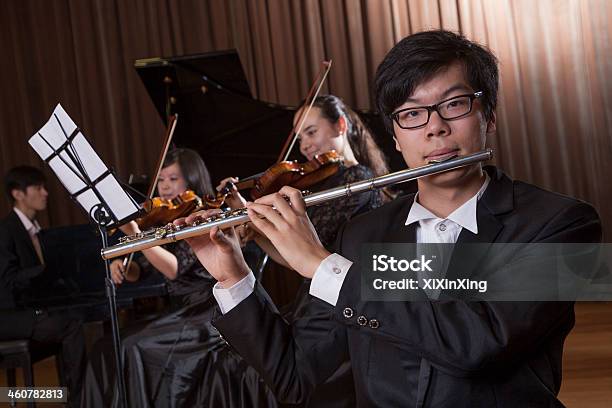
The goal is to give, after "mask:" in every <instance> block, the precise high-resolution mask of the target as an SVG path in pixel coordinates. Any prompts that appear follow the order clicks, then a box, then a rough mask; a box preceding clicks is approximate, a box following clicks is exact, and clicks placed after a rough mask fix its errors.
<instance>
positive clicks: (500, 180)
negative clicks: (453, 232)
mask: <svg viewBox="0 0 612 408" xmlns="http://www.w3.org/2000/svg"><path fill="white" fill-rule="evenodd" d="M485 171H487V172H488V173H489V177H491V182H490V183H489V186H488V187H487V190H486V191H485V193H484V195H483V196H482V197H481V199H480V200H479V201H478V205H477V206H476V222H477V223H478V234H474V233H472V232H471V231H469V230H467V229H465V228H464V229H462V230H461V233H460V234H459V238H458V239H457V245H455V249H454V251H453V255H452V256H451V261H450V263H449V271H448V274H447V278H449V279H454V278H457V277H463V278H465V277H470V276H472V275H473V274H474V271H475V270H476V268H477V267H478V265H479V264H480V262H481V261H482V260H483V257H484V255H485V254H486V253H487V252H488V250H489V248H488V247H490V244H491V243H494V242H496V240H497V237H498V236H499V234H500V232H501V231H502V229H503V224H502V222H501V221H500V220H499V219H498V216H499V215H501V214H504V213H507V212H510V211H512V209H513V207H514V204H513V202H514V195H513V185H512V180H510V179H509V178H508V177H507V176H506V175H504V174H503V173H502V172H501V171H499V170H498V169H496V168H495V167H493V166H487V167H485ZM472 244H479V245H472ZM459 271H460V272H461V273H460V275H461V276H458V272H459Z"/></svg>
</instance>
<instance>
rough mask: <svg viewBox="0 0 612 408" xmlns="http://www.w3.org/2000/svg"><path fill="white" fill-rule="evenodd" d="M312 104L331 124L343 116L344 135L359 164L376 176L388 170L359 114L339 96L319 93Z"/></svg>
mask: <svg viewBox="0 0 612 408" xmlns="http://www.w3.org/2000/svg"><path fill="white" fill-rule="evenodd" d="M312 106H313V107H317V108H319V109H320V110H321V114H322V115H323V117H324V118H325V119H327V120H328V121H329V122H331V123H332V124H336V123H338V120H339V119H340V117H344V118H345V120H346V136H347V139H348V142H349V145H350V146H351V149H352V150H353V153H354V154H355V159H356V160H357V162H358V163H359V164H362V165H364V166H366V167H368V168H369V169H370V170H372V172H373V173H374V175H376V176H382V175H383V174H387V173H388V172H389V168H388V167H387V162H386V160H385V155H384V154H383V152H382V150H380V148H379V147H378V145H377V144H376V142H375V141H374V138H373V137H372V133H371V132H370V130H369V129H368V128H367V126H366V125H365V124H364V123H363V121H362V120H361V118H360V117H359V115H358V114H357V113H356V112H355V111H353V110H352V109H351V108H349V107H348V106H347V105H346V104H345V103H344V101H343V100H342V99H341V98H339V97H337V96H335V95H320V96H318V97H317V99H315V101H314V103H313V105H312Z"/></svg>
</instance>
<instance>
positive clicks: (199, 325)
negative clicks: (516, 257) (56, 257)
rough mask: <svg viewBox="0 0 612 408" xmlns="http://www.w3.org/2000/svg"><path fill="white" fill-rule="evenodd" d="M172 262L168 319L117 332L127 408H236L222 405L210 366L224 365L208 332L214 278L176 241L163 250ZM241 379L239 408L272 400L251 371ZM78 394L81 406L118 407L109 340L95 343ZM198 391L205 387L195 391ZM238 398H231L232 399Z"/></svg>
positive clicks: (222, 392)
mask: <svg viewBox="0 0 612 408" xmlns="http://www.w3.org/2000/svg"><path fill="white" fill-rule="evenodd" d="M165 248H166V249H168V250H169V251H170V252H172V253H173V254H174V255H175V256H176V257H177V260H178V275H177V278H176V279H175V280H167V287H168V292H169V295H170V299H171V302H170V303H171V312H170V313H169V314H167V315H165V316H163V317H161V318H158V319H156V320H153V321H152V322H148V323H145V324H140V325H137V326H132V327H128V328H127V329H122V330H121V338H122V359H123V364H124V373H125V381H126V388H127V391H126V392H127V397H128V404H129V406H130V407H209V406H210V407H212V406H215V407H216V406H228V407H230V406H232V407H233V406H239V405H237V404H233V401H229V400H228V401H227V404H226V405H219V404H212V403H209V402H210V401H217V400H218V401H224V399H225V398H226V394H227V393H226V389H225V386H224V384H225V383H226V381H225V379H224V378H223V377H222V376H220V375H219V373H218V370H216V369H215V367H216V366H217V365H218V360H219V359H221V360H223V361H225V362H226V364H232V360H231V358H226V354H227V348H226V346H225V342H224V341H223V340H222V339H221V337H220V336H219V333H218V332H217V330H216V329H215V328H214V327H212V326H211V324H210V322H211V320H212V317H213V316H212V314H213V310H214V308H215V306H216V301H215V299H214V298H213V296H212V287H213V285H214V284H215V282H216V281H215V279H214V278H213V277H212V276H211V275H210V274H209V273H208V272H207V271H206V270H205V269H204V268H203V267H202V265H201V264H200V262H199V261H198V259H197V257H196V256H195V254H194V253H193V251H192V250H191V248H190V247H189V245H187V244H186V243H185V242H184V241H180V242H177V243H175V244H170V245H167V246H165ZM136 261H137V262H138V263H139V265H140V266H141V268H142V269H143V270H148V269H150V268H152V266H151V265H150V264H149V263H148V261H147V260H146V258H144V256H143V257H138V258H136ZM242 364H244V363H242ZM242 371H243V372H244V376H243V378H241V381H240V383H239V384H238V385H239V386H240V387H241V389H243V390H244V391H243V392H244V393H245V395H244V397H245V400H246V401H247V403H248V404H250V405H247V406H266V405H268V401H270V403H273V401H274V397H273V396H272V394H271V393H270V392H269V391H268V390H267V387H265V385H264V384H263V382H262V381H260V380H259V377H258V376H257V374H256V373H255V371H254V370H252V369H251V370H242ZM84 384H85V385H84V390H83V404H82V405H83V406H84V407H111V406H117V405H118V393H117V389H116V384H115V375H114V355H113V348H112V338H110V336H107V337H105V338H103V339H102V340H100V341H99V342H97V343H96V344H95V345H94V347H93V349H92V352H91V353H90V361H89V364H88V366H87V371H86V376H85V381H84ZM202 384H206V388H202ZM236 397H238V395H236Z"/></svg>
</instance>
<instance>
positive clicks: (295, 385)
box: [214, 167, 601, 408]
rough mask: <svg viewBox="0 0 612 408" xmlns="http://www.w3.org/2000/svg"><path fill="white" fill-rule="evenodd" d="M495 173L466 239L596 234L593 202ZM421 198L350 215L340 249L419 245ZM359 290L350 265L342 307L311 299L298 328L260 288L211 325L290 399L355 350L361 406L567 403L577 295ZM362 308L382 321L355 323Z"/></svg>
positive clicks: (353, 251) (585, 238)
mask: <svg viewBox="0 0 612 408" xmlns="http://www.w3.org/2000/svg"><path fill="white" fill-rule="evenodd" d="M487 171H488V173H489V175H490V176H491V183H490V185H489V186H488V188H487V190H486V192H485V194H484V195H483V197H482V198H481V199H480V200H479V202H478V207H477V221H478V228H479V233H478V235H474V234H472V233H471V232H469V231H468V230H465V229H463V230H462V232H461V234H460V236H459V242H598V241H600V239H601V225H600V221H599V218H598V215H597V213H596V212H595V210H594V209H593V208H592V207H591V206H589V205H588V204H586V203H583V202H580V201H577V200H574V199H571V198H568V197H564V196H561V195H557V194H553V193H549V192H546V191H544V190H541V189H539V188H537V187H534V186H532V185H528V184H525V183H521V182H516V181H512V180H510V179H509V178H508V177H507V176H505V175H504V174H503V173H502V172H500V171H498V170H497V169H495V168H494V167H488V168H487ZM413 198H414V196H413V195H410V196H407V197H405V198H402V199H399V200H396V201H394V202H391V203H389V204H387V205H385V206H383V207H382V208H380V209H378V210H374V211H372V212H370V213H368V214H365V215H364V216H361V217H358V218H355V219H354V220H353V221H350V222H349V223H348V224H347V225H346V226H345V228H344V230H343V231H342V233H341V236H340V237H339V239H338V243H337V252H339V253H340V254H342V255H343V256H345V257H346V258H348V259H351V260H356V259H357V256H358V252H359V251H360V244H361V243H364V242H415V227H414V224H413V226H405V225H404V222H405V220H406V217H407V214H408V211H409V209H410V206H411V204H412V202H413ZM472 261H473V260H469V259H468V260H466V259H462V262H468V263H469V262H472ZM452 262H453V261H452V260H451V263H452ZM474 266H475V265H474ZM360 296H361V295H360V280H359V270H358V269H357V267H356V265H354V266H353V267H352V268H351V270H350V271H349V274H348V276H347V278H346V280H345V282H344V285H343V287H342V290H341V293H340V297H339V299H338V303H337V306H336V307H335V308H332V307H331V306H330V305H328V304H327V303H325V302H323V301H320V300H319V299H316V298H312V299H311V302H310V305H309V308H310V309H309V311H308V313H307V315H306V316H305V317H304V318H303V319H301V320H298V321H296V322H295V323H294V324H293V326H291V327H290V326H287V324H286V323H285V322H283V321H282V320H281V318H280V317H279V316H278V314H277V312H276V310H275V307H274V305H273V304H272V302H271V300H270V299H269V297H268V296H267V295H266V293H265V291H264V290H263V289H262V288H261V286H259V285H257V286H256V290H255V292H254V293H252V294H251V295H250V296H249V297H248V298H247V299H246V300H245V301H243V302H242V303H240V304H239V305H238V306H237V307H235V308H234V309H232V310H231V311H230V312H229V313H227V314H226V315H224V316H221V317H219V318H218V319H217V320H216V321H215V323H214V324H215V326H216V327H217V328H218V329H219V331H220V332H221V334H222V335H223V336H224V337H225V338H226V339H227V341H228V343H229V344H230V345H232V346H233V347H234V348H235V349H236V350H237V351H238V352H239V353H240V354H241V355H242V356H243V357H244V358H245V359H246V360H247V361H248V362H249V363H250V364H251V365H252V366H253V367H255V368H256V369H257V370H258V371H259V372H261V373H262V375H264V377H265V379H266V381H267V382H268V383H269V384H270V385H271V387H272V388H273V390H274V391H275V393H276V394H277V396H278V397H279V398H280V399H281V400H284V401H286V402H295V401H297V400H301V399H303V398H304V396H305V395H307V394H308V392H309V391H310V390H311V389H312V387H313V384H316V383H318V382H321V381H323V380H324V379H325V377H326V376H327V375H329V373H331V372H333V371H334V369H335V368H336V366H337V364H339V362H341V361H342V360H343V359H344V358H346V357H347V356H348V357H350V360H351V363H352V367H353V378H354V383H355V391H356V394H357V395H356V397H357V402H358V406H360V407H414V406H417V407H471V408H473V407H487V408H490V407H555V406H562V404H561V403H560V402H559V401H558V400H557V398H556V395H557V393H558V391H559V388H560V384H561V360H562V358H561V357H562V350H563V342H564V339H565V337H566V336H567V334H568V333H569V331H570V330H571V328H572V327H573V324H574V310H573V304H572V303H555V302H539V303H537V302H488V303H485V302H460V301H446V302H443V301H438V302H362V301H361V300H360ZM346 308H350V309H351V311H352V313H346V314H345V313H343V311H344V310H345V309H346ZM359 316H365V317H366V319H367V320H368V321H371V320H372V319H376V320H378V322H379V326H378V327H370V325H369V324H367V323H366V325H365V326H362V325H359V324H358V323H357V318H358V317H359ZM338 392H341V390H338Z"/></svg>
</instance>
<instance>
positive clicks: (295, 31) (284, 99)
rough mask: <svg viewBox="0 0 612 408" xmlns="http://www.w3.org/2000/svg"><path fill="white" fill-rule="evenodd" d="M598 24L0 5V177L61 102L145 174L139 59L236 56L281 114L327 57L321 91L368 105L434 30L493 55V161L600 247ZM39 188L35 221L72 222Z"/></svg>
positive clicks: (602, 1) (334, 1) (176, 6)
mask: <svg viewBox="0 0 612 408" xmlns="http://www.w3.org/2000/svg"><path fill="white" fill-rule="evenodd" d="M609 21H612V2H609V1H607V0H582V1H580V0H573V1H571V0H567V1H561V0H540V1H533V0H515V1H511V0H437V1H433V0H432V1H429V0H361V1H359V0H325V1H322V0H259V1H257V0H229V1H224V0H209V1H203V0H200V1H196V0H181V1H170V0H129V1H122V0H114V1H112V0H50V1H38V0H9V1H6V2H3V7H2V8H0V46H1V48H0V49H1V50H2V58H0V60H1V61H2V63H1V64H2V65H1V66H0V85H1V92H2V95H1V96H2V102H1V108H0V115H1V116H0V119H1V121H0V145H1V151H0V158H1V163H0V171H2V172H3V173H4V172H5V171H6V170H7V169H8V168H9V167H11V166H14V165H17V164H22V163H30V164H34V165H39V166H40V165H41V164H40V162H39V160H38V159H37V158H36V157H35V155H34V153H33V152H32V151H31V150H30V148H29V146H28V145H27V144H26V141H27V138H28V137H29V136H30V135H31V134H32V132H34V131H35V130H36V129H38V128H39V127H40V126H41V125H42V124H43V123H44V121H45V120H46V119H47V118H48V116H49V114H50V112H51V111H52V109H53V106H54V105H55V104H56V103H57V102H61V103H62V104H63V105H64V106H65V108H66V109H67V111H68V112H69V113H70V114H71V115H72V116H73V117H74V119H75V120H76V121H77V123H79V124H80V126H81V127H82V128H83V129H84V131H85V134H86V135H87V136H88V137H89V138H90V139H91V140H92V143H93V145H94V146H95V148H96V149H97V150H98V151H99V152H100V154H101V156H102V158H103V159H104V160H105V161H106V162H107V163H110V164H111V165H112V166H113V167H115V169H117V171H118V173H119V174H120V175H121V176H123V177H127V175H128V174H129V173H147V172H148V173H149V174H150V173H151V172H152V170H153V169H152V167H153V166H154V163H155V161H156V158H157V156H158V152H159V150H160V148H161V147H160V144H161V139H162V137H163V128H162V124H161V121H160V120H159V118H158V115H157V113H156V112H155V110H154V108H153V106H152V103H151V102H150V100H149V98H148V96H147V94H146V92H145V90H144V87H143V86H142V84H141V83H140V81H139V79H138V77H137V75H136V73H135V71H134V69H133V66H132V65H133V62H134V60H135V59H138V58H146V57H154V56H172V55H181V54H188V53H199V52H205V51H212V50H220V49H228V48H237V49H238V51H239V53H240V56H241V59H242V63H243V65H244V68H245V72H246V74H247V77H248V79H249V82H250V85H251V87H252V90H253V93H254V94H255V95H256V96H257V97H258V98H260V99H263V100H267V101H271V102H278V103H283V104H296V103H297V102H298V101H299V100H300V99H301V98H303V96H304V94H305V93H306V90H307V88H308V86H309V84H310V81H311V80H312V78H313V76H314V75H315V73H316V71H317V69H318V65H319V62H320V61H321V60H323V59H325V58H332V59H333V60H334V67H333V69H332V72H331V75H330V78H329V80H328V82H327V85H326V89H325V91H327V92H333V93H335V94H338V95H340V96H342V97H343V98H344V99H345V100H346V101H347V102H348V103H349V104H351V105H353V106H355V107H357V108H373V106H372V91H371V85H370V84H371V83H372V80H373V77H374V73H375V70H376V66H377V65H378V63H379V62H380V61H381V59H382V57H383V56H384V55H385V53H386V52H387V51H388V50H389V48H391V47H392V46H393V44H394V43H396V42H397V41H399V40H400V39H401V38H403V37H404V36H406V35H407V34H410V33H412V32H416V31H420V30H423V29H429V28H439V27H442V28H446V29H451V30H457V31H460V32H461V33H463V34H465V35H466V36H468V37H469V38H472V39H475V40H477V41H480V42H482V43H484V44H486V45H488V46H489V47H490V48H491V49H492V50H493V51H494V52H495V53H496V54H497V56H498V57H499V59H500V67H501V93H500V99H499V108H498V115H497V120H498V135H497V137H495V138H494V139H492V140H490V144H491V146H492V147H494V148H495V149H496V159H495V161H496V163H497V164H498V165H500V166H501V167H502V168H504V169H505V170H507V171H508V173H510V174H511V175H512V176H514V177H516V178H519V179H523V180H525V181H528V182H532V183H535V184H538V185H540V186H542V187H544V188H547V189H551V190H555V191H558V192H561V193H565V194H569V195H572V196H575V197H579V198H582V199H584V200H587V201H589V202H591V203H593V204H594V205H595V206H596V207H597V209H598V210H599V212H600V214H601V216H602V219H603V221H604V224H605V229H606V234H607V237H608V238H609V237H610V236H611V235H610V234H611V233H612V206H611V205H610V203H612V200H611V198H612V197H611V196H612V189H610V187H609V186H608V184H607V181H606V180H607V179H608V177H609V175H610V174H612V165H611V163H612V160H610V157H611V153H612V148H611V147H612V140H611V139H612V134H611V132H610V130H609V129H611V128H612V81H608V80H607V79H608V78H611V77H612V49H611V48H612V26H611V25H610V24H608V22H609ZM279 148H280V147H279ZM48 173H49V172H48ZM228 175H229V174H228ZM49 176H51V174H50V173H49ZM50 179H51V180H50V183H49V185H50V192H51V195H52V199H51V202H50V205H49V211H48V212H47V216H48V219H46V220H43V223H47V224H52V225H62V224H70V223H75V222H82V221H83V220H84V217H83V215H82V214H80V212H79V211H78V210H77V208H76V206H75V205H74V204H72V203H70V202H69V200H68V199H67V197H66V193H65V191H64V190H63V188H62V187H61V186H60V185H58V183H57V182H56V181H55V180H54V178H53V177H52V176H51V177H50ZM7 209H8V202H7V201H6V200H0V212H2V213H5V212H6V210H7Z"/></svg>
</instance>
